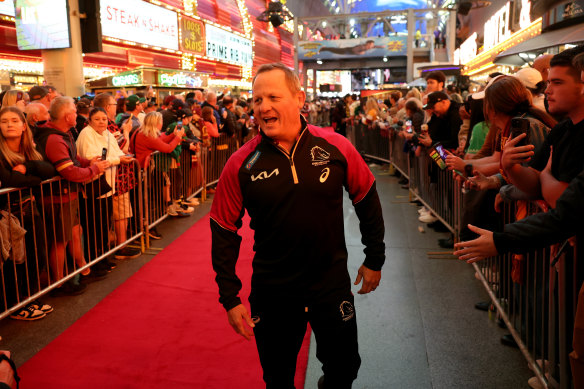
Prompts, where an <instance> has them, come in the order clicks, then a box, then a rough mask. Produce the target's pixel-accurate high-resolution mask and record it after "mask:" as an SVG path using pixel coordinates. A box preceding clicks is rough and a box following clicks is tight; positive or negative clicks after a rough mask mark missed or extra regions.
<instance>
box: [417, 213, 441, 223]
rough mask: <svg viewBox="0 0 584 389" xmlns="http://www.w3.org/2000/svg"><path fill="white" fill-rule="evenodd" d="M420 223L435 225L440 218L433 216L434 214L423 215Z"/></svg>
mask: <svg viewBox="0 0 584 389" xmlns="http://www.w3.org/2000/svg"><path fill="white" fill-rule="evenodd" d="M418 220H419V221H421V222H422V223H434V222H435V221H436V220H438V218H437V217H436V216H434V215H432V213H427V214H423V215H421V216H420V217H419V218H418Z"/></svg>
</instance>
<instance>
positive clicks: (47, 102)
mask: <svg viewBox="0 0 584 389" xmlns="http://www.w3.org/2000/svg"><path fill="white" fill-rule="evenodd" d="M28 96H29V97H30V102H31V103H33V102H37V103H41V104H42V105H44V106H45V107H46V108H47V109H49V108H50V107H51V95H50V94H49V90H48V89H47V88H45V87H44V86H38V85H37V86H33V87H32V88H30V90H29V91H28Z"/></svg>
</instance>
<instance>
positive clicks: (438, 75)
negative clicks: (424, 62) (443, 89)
mask: <svg viewBox="0 0 584 389" xmlns="http://www.w3.org/2000/svg"><path fill="white" fill-rule="evenodd" d="M427 80H436V81H437V82H438V83H442V85H444V83H445V82H446V75H445V74H444V73H442V72H441V71H440V70H434V71H431V72H430V73H428V74H427V75H426V81H427Z"/></svg>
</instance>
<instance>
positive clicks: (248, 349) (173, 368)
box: [19, 216, 310, 389]
mask: <svg viewBox="0 0 584 389" xmlns="http://www.w3.org/2000/svg"><path fill="white" fill-rule="evenodd" d="M244 224H245V227H244V228H243V229H242V230H241V232H240V233H241V234H242V236H243V244H242V248H241V256H240V260H239V262H238V268H237V272H238V275H239V277H240V278H241V279H242V281H243V284H244V288H243V290H242V293H241V294H240V296H242V299H244V300H245V301H247V296H248V295H249V280H250V278H251V260H252V255H253V253H252V240H253V235H252V233H253V232H252V231H251V230H250V229H249V227H247V223H244ZM210 235H211V233H210V230H209V218H208V216H207V217H205V218H203V219H202V220H200V221H199V222H197V223H196V224H195V225H194V226H192V227H191V228H190V229H189V230H188V231H187V232H185V233H184V234H183V235H182V236H180V237H179V238H178V239H176V240H175V241H174V242H173V243H172V244H171V245H170V246H168V247H167V248H165V249H164V250H163V251H162V252H161V253H160V254H158V255H157V256H156V257H155V258H154V259H153V260H152V261H150V262H149V263H148V264H147V265H145V266H144V267H142V268H141V269H140V271H138V272H137V273H136V274H135V275H134V276H132V277H131V278H129V279H128V280H127V281H126V282H125V283H124V284H122V285H121V286H120V287H119V288H117V289H116V290H115V291H114V292H112V293H111V294H110V295H109V296H108V297H107V298H105V299H104V300H103V301H101V302H100V303H99V304H98V305H97V306H95V307H94V308H93V309H92V310H90V311H89V312H88V313H87V314H85V315H84V316H83V317H82V318H81V319H79V320H78V321H77V322H76V323H75V324H73V325H72V326H71V327H70V328H68V329H67V330H66V331H65V332H64V333H63V334H61V335H60V336H59V337H57V339H55V340H54V341H53V342H52V343H51V344H49V345H48V346H47V347H45V348H44V349H42V350H41V351H40V352H39V353H38V354H36V355H35V356H34V357H33V358H31V359H30V360H29V361H28V362H27V363H25V364H24V365H23V366H22V367H21V368H20V369H19V374H20V376H21V377H22V382H21V388H23V389H30V388H61V389H63V388H75V389H79V388H82V389H88V388H124V389H126V388H140V389H146V388H156V389H161V388H205V389H214V388H216V389H230V388H242V389H250V388H263V387H265V386H264V383H263V381H262V378H261V375H262V372H261V367H260V363H259V358H258V355H257V351H256V349H255V343H254V342H253V340H252V341H249V342H248V341H246V340H245V339H243V338H242V337H241V336H239V335H237V334H236V333H235V332H234V331H233V330H232V328H231V327H230V326H229V324H228V323H227V316H226V314H225V311H224V310H223V308H222V307H221V306H220V305H219V303H218V301H217V298H218V292H217V286H216V284H215V281H214V276H215V273H214V272H213V269H212V267H211V259H210V252H211V237H210ZM246 305H247V302H246ZM248 308H249V306H248ZM309 336H310V335H309V332H308V333H307V337H306V338H305V340H304V344H303V346H302V349H301V351H300V356H299V360H298V368H297V374H296V388H304V378H305V374H306V364H307V362H308V343H309V339H310V337H309Z"/></svg>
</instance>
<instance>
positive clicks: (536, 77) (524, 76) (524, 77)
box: [513, 68, 543, 89]
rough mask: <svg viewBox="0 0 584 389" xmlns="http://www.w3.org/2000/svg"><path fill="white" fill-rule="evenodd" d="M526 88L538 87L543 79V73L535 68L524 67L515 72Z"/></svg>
mask: <svg viewBox="0 0 584 389" xmlns="http://www.w3.org/2000/svg"><path fill="white" fill-rule="evenodd" d="M513 77H515V78H517V79H518V80H519V81H521V83H522V84H523V85H525V87H526V88H530V89H537V84H538V83H539V82H541V81H543V78H542V77H541V73H540V72H539V71H538V70H536V69H534V68H523V69H521V70H519V71H518V72H516V73H515V74H513Z"/></svg>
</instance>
